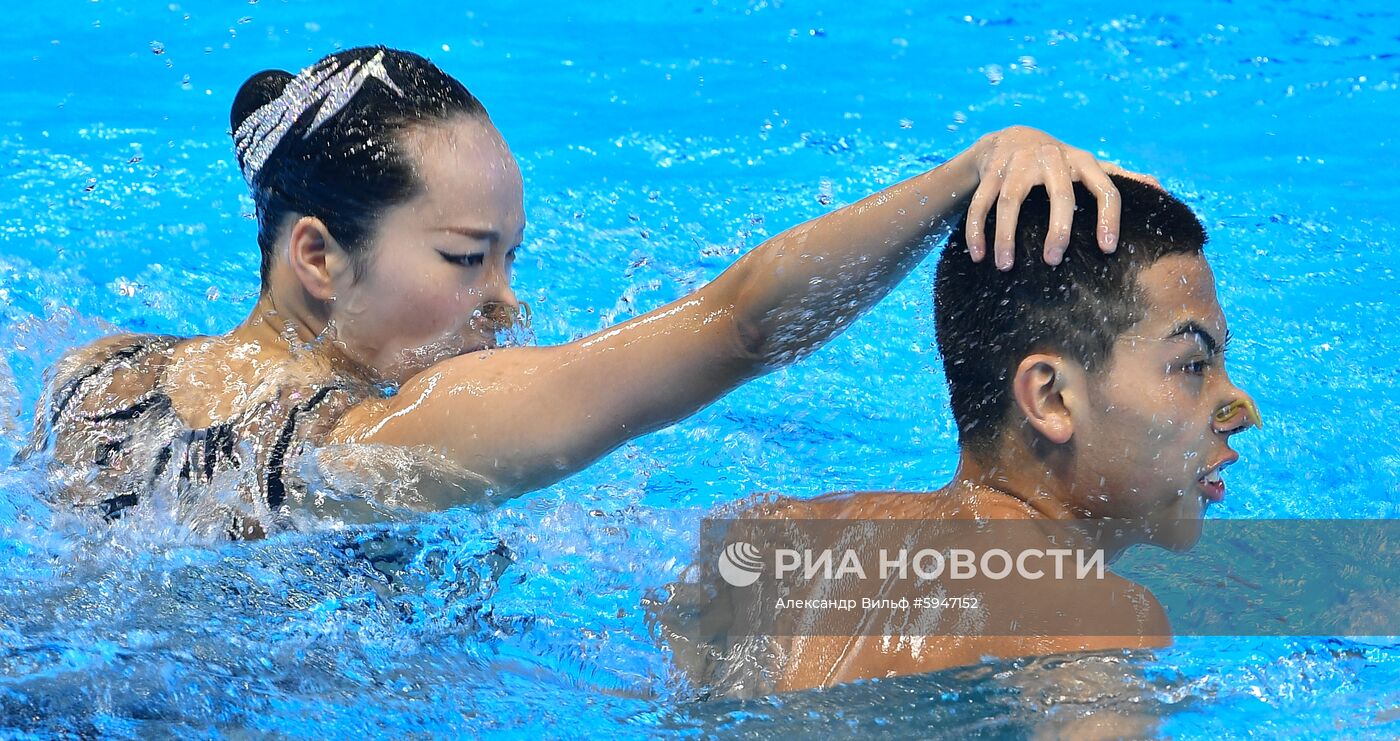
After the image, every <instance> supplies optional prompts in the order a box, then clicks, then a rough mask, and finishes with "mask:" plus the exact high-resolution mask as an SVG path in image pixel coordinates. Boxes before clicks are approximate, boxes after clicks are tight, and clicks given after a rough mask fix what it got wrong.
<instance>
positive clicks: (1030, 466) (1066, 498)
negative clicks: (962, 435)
mask: <svg viewBox="0 0 1400 741" xmlns="http://www.w3.org/2000/svg"><path fill="white" fill-rule="evenodd" d="M1073 489H1074V485H1073V483H1072V481H1071V480H1070V477H1069V474H1068V471H1066V470H1061V469H1058V468H1057V467H1056V466H1055V465H1053V464H1051V463H1050V462H1047V461H1045V460H1042V459H1041V458H1040V457H1039V456H1036V455H1035V454H1034V453H1033V452H1032V451H1030V450H1025V449H1022V450H1015V451H1007V450H1005V449H1003V450H1002V451H1001V454H1000V455H997V456H995V457H993V458H991V459H990V460H987V459H983V458H981V457H979V456H975V455H973V454H971V453H969V452H968V451H966V450H964V451H962V454H961V456H960V457H959V459H958V470H957V472H956V473H954V474H953V481H952V482H951V483H950V484H949V485H948V490H950V491H954V492H962V493H966V494H968V495H969V496H973V497H988V496H991V497H1006V498H1008V499H1011V500H1015V501H1017V502H1020V503H1021V505H1023V506H1024V507H1025V508H1027V509H1028V510H1030V511H1031V512H1033V513H1034V514H1036V515H1039V516H1041V517H1044V518H1045V519H1048V520H1055V521H1058V522H1062V523H1069V522H1074V523H1076V526H1075V530H1076V531H1078V532H1080V533H1082V535H1083V536H1084V537H1086V538H1088V539H1089V540H1090V541H1091V542H1092V543H1093V547H1096V548H1102V549H1103V550H1104V551H1105V552H1106V554H1107V557H1108V559H1109V560H1110V561H1112V560H1113V559H1116V558H1117V557H1118V555H1119V554H1121V553H1122V552H1123V551H1124V550H1126V549H1127V548H1129V547H1131V546H1132V545H1133V544H1134V543H1136V542H1138V540H1139V539H1138V538H1135V537H1134V535H1133V528H1131V527H1128V528H1123V527H1117V526H1114V524H1113V523H1111V522H1110V521H1108V520H1104V519H1100V518H1092V517H1089V516H1088V514H1087V513H1085V512H1084V511H1083V510H1082V508H1080V507H1077V506H1076V505H1075V502H1077V501H1079V500H1078V498H1077V497H1078V496H1079V495H1080V494H1082V493H1076V492H1075V491H1074V490H1073ZM1081 525H1082V526H1081Z"/></svg>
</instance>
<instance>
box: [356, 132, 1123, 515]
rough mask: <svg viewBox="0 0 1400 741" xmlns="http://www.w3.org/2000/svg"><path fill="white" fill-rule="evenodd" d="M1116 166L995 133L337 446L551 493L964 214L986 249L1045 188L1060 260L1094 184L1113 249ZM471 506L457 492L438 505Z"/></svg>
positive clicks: (473, 370) (474, 370)
mask: <svg viewBox="0 0 1400 741" xmlns="http://www.w3.org/2000/svg"><path fill="white" fill-rule="evenodd" d="M1103 167H1106V165H1103V166H1101V165H1100V164H1099V163H1098V162H1096V161H1095V160H1094V159H1093V157H1091V156H1090V155H1088V154H1087V153H1084V152H1082V151H1080V150H1075V149H1072V148H1070V147H1068V146H1066V145H1064V144H1061V143H1060V142H1058V141H1056V140H1054V139H1052V138H1051V137H1049V136H1047V135H1046V134H1043V133H1041V132H1039V131H1035V130H1033V129H1027V128H1023V127H1015V128H1012V129H1007V130H1005V131H1002V132H998V133H996V134H992V135H989V136H986V137H983V138H982V139H981V140H979V141H978V143H977V144H976V145H974V146H973V147H972V148H971V149H969V150H967V151H966V152H963V153H962V154H960V155H958V156H957V157H955V158H954V159H952V160H950V161H949V162H947V163H945V164H943V165H942V166H940V167H938V168H937V169H934V170H932V171H930V172H927V173H924V174H923V175H919V176H917V177H914V178H911V179H909V180H906V181H904V182H902V183H900V184H898V185H895V186H892V187H890V188H887V189H885V190H883V191H881V192H879V193H876V194H875V195H872V196H870V197H868V198H866V199H864V200H862V201H860V202H859V203H855V204H853V205H850V206H847V207H845V208H842V209H840V210H838V211H835V212H833V213H831V214H828V215H826V216H823V217H821V218H819V219H816V220H814V221H810V222H807V223H806V224H802V225H800V226H798V227H795V228H793V229H790V230H788V231H786V232H783V233H782V234H779V235H777V236H776V237H774V238H772V239H770V240H768V241H766V242H764V243H763V244H761V245H759V246H758V247H756V248H755V249H754V250H753V251H751V252H750V253H748V254H747V255H745V256H744V257H743V258H741V259H740V260H739V261H738V262H736V263H735V264H734V265H733V266H731V267H730V268H729V269H728V270H726V271H724V273H722V274H721V275H720V276H719V277H717V278H716V279H715V280H714V281H712V282H710V283H709V284H707V285H706V286H704V287H703V288H701V289H700V290H698V291H696V292H695V293H693V294H691V295H689V296H686V297H684V298H682V299H680V300H678V301H675V302H673V303H671V304H669V305H667V306H663V307H661V308H659V309H656V310H654V311H651V312H649V313H647V314H644V315H642V316H640V317H637V318H635V319H632V320H630V321H627V322H624V323H622V324H620V325H617V326H615V327H612V328H609V329H606V330H604V331H602V332H599V333H597V334H594V335H592V336H589V337H586V338H584V339H581V340H578V341H575V342H571V343H568V344H565V345H559V346H554V347H536V348H507V349H502V350H487V351H482V352H477V353H470V354H467V355H463V356H459V357H456V358H453V359H451V360H448V361H444V362H442V363H439V364H438V365H436V366H434V367H432V368H429V369H428V370H426V371H424V372H422V373H420V374H419V375H418V376H415V377H414V378H413V379H411V380H410V381H409V382H408V383H406V384H404V386H403V387H402V388H401V389H400V391H399V393H398V394H397V395H396V396H395V397H393V398H392V399H387V400H377V401H372V402H367V403H366V404H364V405H362V406H360V407H358V408H356V409H355V410H353V411H352V413H351V414H350V415H348V416H347V417H346V419H345V420H344V422H343V423H342V424H341V426H340V427H339V428H338V429H337V431H336V434H335V435H334V440H335V441H341V442H364V443H383V444H392V445H423V446H428V447H431V448H434V449H435V450H437V451H438V452H439V453H441V454H442V455H444V456H446V457H447V458H448V459H450V460H451V461H453V462H455V463H457V464H459V465H461V466H462V467H464V468H466V469H467V470H469V471H471V472H473V473H474V474H476V475H477V476H480V477H482V478H483V479H484V480H485V481H487V482H489V483H490V486H491V488H492V489H493V491H494V492H495V493H496V495H498V496H513V495H516V494H520V493H523V492H525V491H529V490H532V489H536V488H540V487H543V486H548V485H549V484H552V483H554V482H555V481H558V480H560V479H562V478H564V477H566V476H568V475H570V474H572V473H574V472H577V471H579V470H582V469H583V468H585V467H587V466H588V465H589V464H591V463H592V462H593V461H595V460H597V459H598V458H599V457H600V456H602V455H604V454H606V453H607V452H609V451H611V450H613V449H614V448H616V447H617V446H618V445H621V444H622V443H623V442H626V441H627V440H629V439H631V438H634V437H637V436H639V435H642V434H645V433H647V432H651V431H653V430H656V429H659V428H661V427H665V426H667V425H670V424H672V423H674V422H676V421H678V420H680V419H683V418H684V417H686V416H689V415H690V414H693V413H694V412H695V411H697V410H699V409H700V408H702V407H704V406H706V405H708V404H710V403H711V402H713V401H714V400H715V399H717V398H719V397H720V396H722V395H724V394H725V393H726V392H728V391H730V390H731V389H733V388H734V387H736V386H738V385H739V384H741V383H743V382H744V381H745V380H748V379H750V378H752V377H754V376H756V375H760V374H762V373H764V372H766V371H768V370H771V369H773V368H775V367H778V366H781V365H783V364H785V363H787V362H791V361H792V360H794V359H796V358H798V357H800V356H801V355H802V354H803V353H805V352H807V351H810V350H812V349H814V348H816V347H818V346H820V345H821V344H822V343H824V342H826V341H827V340H829V339H831V338H832V337H834V336H836V335H837V334H839V333H840V332H841V331H842V330H844V329H845V328H846V327H847V326H849V324H850V323H851V322H852V321H853V320H854V319H855V318H856V317H857V316H859V315H860V314H861V313H862V312H863V311H865V310H866V309H868V308H869V307H871V306H873V305H874V304H875V303H876V302H878V301H879V300H880V299H881V298H883V297H884V296H885V295H886V294H887V293H888V292H889V291H890V290H891V289H892V288H893V287H894V286H895V285H897V284H898V283H899V281H900V280H901V279H902V278H903V277H904V276H905V275H906V274H907V273H908V272H909V270H911V269H912V268H913V267H914V266H915V265H916V264H918V262H919V260H920V259H922V258H923V257H924V256H925V255H926V254H927V253H928V252H929V251H930V250H931V248H932V247H933V246H934V245H935V244H936V243H937V241H938V239H939V238H940V237H941V236H942V235H943V233H944V231H945V229H946V227H947V226H948V225H949V224H950V223H951V221H952V220H953V219H956V218H959V216H960V215H961V214H962V213H963V212H964V211H965V210H966V211H967V212H968V219H969V230H968V231H969V242H974V238H973V237H972V235H973V234H976V235H978V237H979V238H980V236H981V231H980V223H981V220H982V219H983V218H984V217H985V214H986V211H987V210H988V209H989V208H990V207H991V206H992V205H993V204H995V205H996V206H997V207H998V214H999V215H1005V214H1012V215H1014V214H1016V213H1018V211H1019V209H1020V203H1021V201H1022V200H1023V199H1024V197H1025V195H1026V193H1027V192H1029V190H1030V189H1031V188H1032V187H1034V186H1036V185H1045V186H1046V188H1047V190H1048V191H1049V194H1050V196H1051V200H1052V212H1051V229H1050V235H1051V236H1050V238H1049V240H1048V243H1047V246H1046V255H1047V259H1049V260H1052V261H1057V260H1058V255H1059V254H1062V253H1063V250H1064V243H1065V241H1066V240H1067V238H1068V233H1069V229H1068V226H1069V223H1070V220H1071V218H1072V214H1073V208H1074V203H1073V188H1072V187H1071V183H1072V182H1073V181H1075V180H1082V181H1084V182H1085V183H1086V184H1087V185H1089V186H1090V187H1091V189H1093V190H1095V191H1096V193H1097V195H1098V207H1099V212H1100V236H1101V240H1100V241H1101V243H1103V244H1104V246H1105V248H1106V249H1111V247H1112V241H1113V240H1112V239H1110V238H1108V235H1111V234H1112V233H1113V232H1114V231H1116V229H1117V218H1118V214H1117V202H1118V201H1117V192H1116V190H1114V189H1113V186H1112V185H1111V184H1110V182H1109V180H1108V178H1107V176H1106V175H1105V174H1104V170H1103ZM997 224H998V232H999V234H998V235H997V239H996V243H997V248H998V249H997V253H998V254H1000V253H1001V251H1002V250H1001V249H1000V248H1001V247H1002V246H1003V245H1002V244H1001V243H1002V239H1001V237H1002V236H1003V235H1001V234H1000V232H1002V231H1003V230H1007V231H1008V235H1009V233H1014V232H1013V230H1014V218H1004V217H1003V218H998V220H997ZM1008 225H1010V226H1008ZM1005 241H1006V245H1007V249H1006V251H1005V254H1006V255H1007V256H1008V257H1009V255H1010V254H1011V253H1010V249H1009V244H1010V239H1009V238H1008V239H1006V240H1005ZM979 244H981V242H980V239H979V241H977V242H974V244H973V250H974V251H977V249H978V245H979ZM983 250H984V251H985V247H983ZM974 258H978V259H980V258H981V255H974ZM458 501H459V498H458V497H454V496H452V495H448V496H446V497H445V498H443V499H442V500H440V501H433V502H427V503H425V506H432V507H446V506H451V505H453V504H456V503H458Z"/></svg>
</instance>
